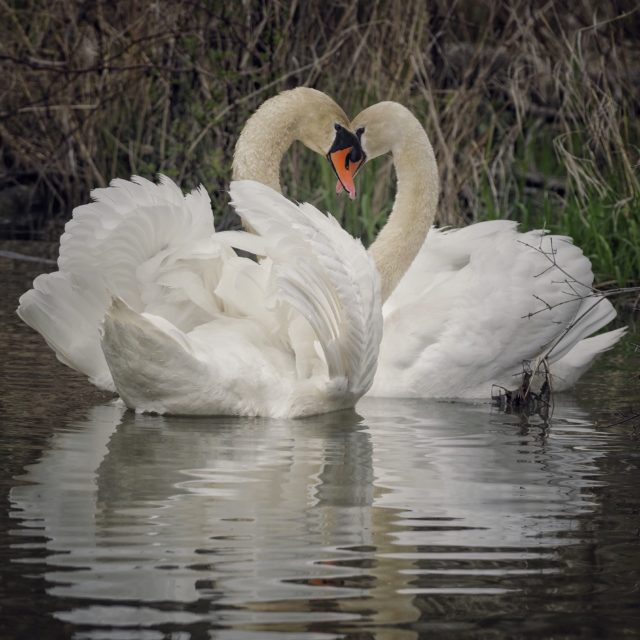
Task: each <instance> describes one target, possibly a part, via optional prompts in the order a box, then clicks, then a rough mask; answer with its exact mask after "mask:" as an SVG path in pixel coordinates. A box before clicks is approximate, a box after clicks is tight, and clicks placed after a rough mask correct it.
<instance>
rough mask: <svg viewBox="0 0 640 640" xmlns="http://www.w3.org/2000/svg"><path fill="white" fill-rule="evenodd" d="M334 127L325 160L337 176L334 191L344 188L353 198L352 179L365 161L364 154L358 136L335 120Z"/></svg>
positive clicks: (354, 190) (354, 194)
mask: <svg viewBox="0 0 640 640" xmlns="http://www.w3.org/2000/svg"><path fill="white" fill-rule="evenodd" d="M334 128H335V137H334V139H333V144H332V145H331V148H330V149H329V151H328V152H327V160H329V163H330V164H331V166H332V167H333V170H334V171H335V172H336V176H337V177H338V183H337V184H336V193H340V192H341V191H342V190H343V189H344V190H346V192H347V193H348V194H349V197H350V198H351V199H352V200H353V199H354V198H355V197H356V185H355V183H354V181H353V179H354V178H355V175H356V173H358V170H359V169H360V167H361V166H362V165H363V164H364V163H365V160H366V156H365V154H364V152H363V151H362V147H361V146H360V140H359V139H358V136H356V135H355V134H354V133H353V132H352V131H350V130H349V129H348V128H347V127H345V126H343V125H341V124H338V123H337V122H336V123H335V125H334Z"/></svg>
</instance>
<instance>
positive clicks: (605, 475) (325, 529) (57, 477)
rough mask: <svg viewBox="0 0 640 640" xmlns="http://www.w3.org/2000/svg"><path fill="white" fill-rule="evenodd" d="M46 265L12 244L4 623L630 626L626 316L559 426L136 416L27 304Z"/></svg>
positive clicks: (463, 419) (228, 630) (406, 410)
mask: <svg viewBox="0 0 640 640" xmlns="http://www.w3.org/2000/svg"><path fill="white" fill-rule="evenodd" d="M43 267H47V268H50V266H49V265H40V264H37V263H32V262H24V261H18V260H9V259H4V260H3V259H0V286H2V290H3V291H4V292H5V295H4V296H3V301H2V306H1V307H0V314H1V322H2V325H1V327H2V329H1V331H0V350H1V353H2V354H3V358H2V362H1V364H0V366H2V371H1V372H0V384H1V385H2V389H1V394H0V395H1V402H2V404H1V408H0V411H1V418H2V427H1V432H0V459H1V460H2V465H1V467H2V468H1V471H0V482H1V485H2V487H1V492H0V496H1V497H0V501H1V502H0V509H1V510H0V553H1V554H2V556H1V558H0V563H1V564H0V566H1V569H0V571H1V578H2V580H1V582H0V595H1V608H0V637H2V638H3V639H9V638H54V639H55V638H77V639H78V640H80V639H82V640H85V639H96V640H111V639H113V640H125V639H129V638H141V639H143V640H147V639H148V640H155V639H161V638H172V639H175V640H187V639H199V638H220V639H225V640H226V639H229V640H231V639H234V640H235V639H245V638H246V639H247V640H254V639H255V640H257V639H262V638H265V639H267V638H268V639H276V638H296V639H297V638H322V639H324V638H351V639H354V640H355V639H358V640H362V639H369V638H376V639H385V640H386V639H389V640H413V639H417V638H541V637H545V638H547V637H553V638H621V637H637V636H638V635H640V607H639V606H638V605H639V604H640V578H639V575H640V573H639V570H640V517H639V513H640V491H639V489H638V487H640V471H639V466H640V451H639V449H638V443H639V439H640V417H638V414H639V413H640V380H639V379H638V374H639V373H640V353H638V352H636V348H635V346H634V345H635V343H640V337H639V336H638V335H637V331H636V330H635V329H634V330H633V331H632V333H631V335H630V337H628V338H627V339H626V341H625V344H624V345H623V346H622V347H619V348H618V349H617V350H616V351H615V352H612V353H610V354H607V355H606V356H605V357H603V358H601V360H600V362H599V363H598V365H597V366H596V367H595V368H594V369H593V370H592V371H591V372H590V373H589V374H588V376H587V377H586V378H585V380H584V382H582V383H581V384H580V385H579V387H578V388H577V389H576V391H575V392H574V393H572V394H570V395H563V396H558V397H557V399H556V403H555V409H554V412H553V416H552V417H551V418H550V419H548V420H544V419H542V418H540V417H535V416H534V417H521V416H516V415H508V414H505V413H501V412H499V411H498V410H497V409H495V408H493V407H491V405H490V404H464V403H443V402H427V401H410V402H407V401H389V400H367V401H363V402H361V403H360V404H359V405H358V407H357V411H353V412H341V413H335V414H329V415H324V416H320V417H317V418H311V419H306V420H300V421H284V420H260V419H240V418H238V419H229V418H197V419H196V418H173V417H158V416H136V415H135V414H132V413H130V412H127V411H124V410H123V409H122V408H121V407H120V406H118V405H117V404H116V403H114V402H113V401H112V399H111V398H110V396H109V395H105V394H101V393H99V392H97V391H95V390H94V389H93V388H92V387H91V386H90V385H89V384H88V383H87V382H85V381H84V380H83V378H82V377H81V376H78V375H77V374H75V373H74V372H72V371H70V370H68V369H67V368H65V367H63V366H62V365H61V364H59V363H58V362H57V361H56V360H55V358H54V357H53V356H52V355H51V353H50V352H49V350H48V349H47V347H46V346H45V345H44V343H43V341H42V339H41V338H40V337H39V336H37V335H36V334H34V333H33V332H32V331H30V330H29V329H28V328H27V327H25V326H22V325H21V324H20V322H19V321H18V320H17V318H16V317H15V315H14V308H15V305H16V299H17V297H18V295H19V293H21V292H22V291H24V290H26V289H27V288H28V287H29V284H30V282H31V280H32V278H33V277H34V275H36V274H37V273H38V272H39V271H41V270H43ZM631 322H633V318H631Z"/></svg>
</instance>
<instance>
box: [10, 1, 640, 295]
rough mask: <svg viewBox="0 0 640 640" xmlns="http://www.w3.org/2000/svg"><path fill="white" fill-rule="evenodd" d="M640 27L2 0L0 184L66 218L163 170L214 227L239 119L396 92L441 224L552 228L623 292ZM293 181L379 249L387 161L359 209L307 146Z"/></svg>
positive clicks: (395, 5) (504, 8) (411, 12)
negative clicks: (423, 149) (209, 211)
mask: <svg viewBox="0 0 640 640" xmlns="http://www.w3.org/2000/svg"><path fill="white" fill-rule="evenodd" d="M638 33H640V11H639V10H637V3H635V2H634V1H632V0H628V1H626V0H625V1H613V2H608V3H599V2H597V1H596V0H582V1H579V2H577V3H574V4H573V5H570V6H569V5H568V6H567V7H565V6H561V5H560V4H558V3H553V2H546V3H543V2H530V0H499V1H498V2H494V3H490V2H480V1H479V0H476V1H470V0H462V1H461V2H457V3H451V2H449V1H448V0H434V1H431V2H428V3H427V2H423V1H422V0H416V1H407V2H402V3H400V2H391V1H390V0H372V2H368V3H359V2H357V1H356V0H343V1H342V2H337V3H326V2H323V1H322V0H308V1H305V2H304V3H302V2H296V1H295V0H294V1H292V2H278V1H272V2H257V1H248V2H242V3H240V2H237V3H233V2H225V3H223V2H216V1H211V2H180V1H176V2H173V3H169V2H165V1H162V0H161V1H158V2H154V3H138V2H134V1H133V0H122V1H119V2H116V3H108V4H107V3H102V2H97V3H79V2H75V1H73V0H54V1H53V2H47V3H45V2H43V1H42V0H25V1H24V2H20V3H17V2H14V3H12V4H7V2H6V0H0V42H1V43H2V44H1V45H0V47H2V49H1V51H0V72H1V73H2V78H3V83H2V86H1V87H0V145H1V149H2V156H1V157H2V162H1V164H0V191H2V190H6V189H7V188H9V187H12V186H15V185H26V186H28V188H29V189H28V193H29V197H30V198H31V200H32V204H33V206H34V207H35V208H37V209H39V210H41V211H42V212H43V213H45V214H46V216H45V217H44V218H45V219H50V218H52V217H54V216H56V215H58V214H61V215H62V217H64V218H66V217H68V215H69V213H70V210H71V208H72V207H73V206H75V205H77V204H79V203H81V202H83V201H86V199H87V197H88V192H89V190H90V189H91V188H92V187H94V186H96V185H104V184H106V183H107V182H108V181H109V179H110V178H111V177H114V176H128V175H130V174H132V173H139V174H142V175H146V176H152V175H153V174H155V173H157V172H160V171H161V172H164V173H167V174H168V175H170V176H172V177H174V178H175V179H176V180H178V181H179V183H180V184H181V185H182V187H183V188H184V189H188V188H191V187H193V186H195V185H197V184H199V183H203V184H204V185H205V186H206V187H207V189H208V190H209V191H210V193H211V195H212V199H213V201H214V209H215V212H216V215H219V214H221V213H222V212H224V211H226V210H227V209H226V207H227V205H226V202H227V198H226V195H225V190H226V188H227V186H228V183H229V179H230V165H231V155H232V153H233V146H234V143H235V140H236V139H237V136H238V134H239V132H240V130H241V128H242V125H243V123H244V121H245V120H246V118H247V117H248V115H249V114H250V113H251V112H252V111H253V110H254V109H255V108H256V107H257V106H258V105H259V104H260V103H261V102H262V101H263V100H264V99H266V98H267V97H269V96H270V95H273V94H274V93H276V92H277V91H279V90H282V89H285V88H289V87H291V86H295V85H299V84H305V85H309V86H315V87H317V88H319V89H321V90H324V91H326V92H327V93H329V94H330V95H332V96H333V97H334V98H336V100H337V101H338V102H340V103H341V104H342V105H343V106H344V108H345V110H346V111H347V112H348V113H351V114H353V115H355V114H356V113H357V112H358V111H359V110H360V109H361V108H363V107H365V106H367V105H368V104H371V103H373V102H376V101H378V100H388V99H393V100H398V101H400V102H402V103H404V104H406V105H407V106H408V107H410V108H411V109H412V110H413V111H414V112H415V113H416V115H418V117H420V118H421V119H422V121H423V122H424V124H425V127H426V129H427V131H428V133H429V135H430V137H431V139H432V141H433V143H434V147H435V148H436V153H437V156H438V161H439V166H440V171H441V178H442V197H441V203H440V213H439V222H440V223H441V224H464V223H468V222H471V221H476V220H481V219H485V218H488V217H489V218H490V217H509V218H514V219H524V222H525V225H527V226H534V225H541V224H543V223H545V224H546V225H547V227H549V228H550V229H551V230H553V231H559V232H564V233H570V234H572V235H573V236H574V237H575V238H576V241H578V242H580V243H581V244H582V245H584V246H585V248H586V252H587V253H588V255H590V256H591V257H592V259H593V261H594V267H595V269H596V271H597V273H598V275H599V277H600V278H604V279H615V280H617V281H618V282H619V283H621V284H622V283H623V282H629V281H632V280H636V279H638V277H640V256H639V253H638V247H639V246H640V230H639V218H640V213H639V210H640V178H639V175H638V155H639V153H638V148H639V146H640V125H639V124H638V123H639V119H638V118H639V116H640V97H639V96H640V89H639V87H640V41H639V40H638V38H637V34H638ZM283 169H284V174H285V178H284V183H285V184H286V185H288V191H289V193H290V194H291V195H294V196H295V197H297V198H298V199H302V198H308V199H311V200H312V201H314V202H315V203H316V204H318V205H319V206H321V207H322V208H324V209H329V210H331V211H332V212H334V213H336V214H337V215H338V216H340V217H342V219H343V222H344V224H345V225H346V226H347V228H349V230H351V231H353V232H355V233H358V234H361V235H362V236H363V238H364V239H365V241H370V239H371V238H372V237H373V236H374V235H375V233H376V231H377V229H378V228H379V227H380V226H381V224H382V223H383V222H384V217H385V213H386V211H388V209H389V207H390V203H391V201H392V198H393V185H392V184H391V181H390V180H389V177H390V176H391V175H392V171H391V167H390V164H389V162H388V161H387V160H382V159H381V160H380V161H378V162H377V163H376V164H375V166H374V167H368V168H367V169H365V170H364V171H363V172H362V173H361V178H360V181H361V184H360V185H359V186H360V192H361V194H362V195H361V198H360V199H359V200H358V201H357V202H356V203H351V202H348V201H347V200H346V199H341V200H339V201H338V200H337V199H336V198H335V196H334V194H333V176H332V174H331V172H330V171H329V170H328V168H327V167H326V166H325V164H324V161H323V160H322V159H320V158H315V157H313V156H312V155H311V154H310V153H309V152H307V151H306V150H303V149H300V148H295V149H293V150H292V153H291V154H290V155H289V157H288V158H287V160H286V162H285V165H284V167H283ZM363 183H364V184H363Z"/></svg>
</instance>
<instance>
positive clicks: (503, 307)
mask: <svg viewBox="0 0 640 640" xmlns="http://www.w3.org/2000/svg"><path fill="white" fill-rule="evenodd" d="M592 282H593V273H592V271H591V265H590V263H589V260H588V259H587V258H585V256H584V255H583V253H582V251H581V250H580V249H579V248H578V247H576V246H575V245H573V244H572V243H571V241H570V240H569V239H568V238H564V237H559V236H551V235H545V234H543V233H542V232H540V231H531V232H528V233H519V232H518V230H517V224H516V223H515V222H511V221H505V220H498V221H491V222H482V223H477V224H474V225H470V226H469V227H466V228H463V229H455V230H438V229H436V228H433V229H431V231H430V232H429V234H428V236H427V239H426V241H425V243H424V245H423V247H422V249H421V250H420V252H419V254H418V256H417V257H416V259H415V261H414V262H413V264H412V265H411V268H410V269H409V271H407V273H406V274H405V276H404V278H403V279H402V280H401V281H400V284H399V285H398V287H397V288H396V289H395V290H394V292H393V293H392V294H391V296H390V297H389V299H388V300H387V302H386V303H385V305H384V308H383V314H384V331H383V340H382V344H381V348H380V356H379V364H378V372H377V374H376V377H375V381H374V384H373V386H372V388H371V390H370V391H369V395H374V396H388V397H389V396H397V397H439V398H484V399H487V398H489V397H491V393H492V388H493V385H499V386H502V387H505V388H507V389H512V388H514V387H516V386H517V385H518V384H519V383H520V382H521V380H522V372H523V370H524V368H532V369H535V368H536V365H537V364H538V362H539V361H540V360H541V359H542V358H543V357H546V358H547V362H548V364H549V365H550V371H551V374H552V385H553V389H554V390H556V391H560V390H564V389H567V388H569V387H571V386H572V385H573V384H575V382H576V381H577V379H578V378H579V376H580V375H581V374H582V373H583V372H584V371H585V370H586V368H588V366H589V365H590V364H591V362H592V361H593V358H594V357H595V356H596V355H597V354H598V353H600V352H602V351H605V350H607V349H609V348H610V347H611V346H613V344H615V343H616V342H617V341H618V340H619V338H620V337H621V336H622V335H624V329H618V330H615V331H610V332H608V333H605V334H602V335H600V336H597V337H594V338H589V339H588V340H584V339H583V338H585V337H587V336H589V335H591V334H592V333H593V332H594V331H597V330H598V329H600V328H601V327H603V326H604V325H606V324H607V323H608V322H610V321H611V320H612V319H613V318H614V317H615V310H614V309H613V307H612V306H611V304H610V302H609V301H608V300H606V299H605V298H603V297H602V296H599V295H597V294H594V293H593V291H592V289H591V285H592ZM576 321H577V322H576ZM568 328H569V331H566V330H567V329H568Z"/></svg>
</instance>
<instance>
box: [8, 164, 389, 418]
mask: <svg viewBox="0 0 640 640" xmlns="http://www.w3.org/2000/svg"><path fill="white" fill-rule="evenodd" d="M230 193H231V197H232V200H233V204H234V206H235V208H236V211H237V212H238V213H239V214H240V216H241V217H242V219H243V221H244V222H245V223H246V224H247V225H248V226H250V227H251V228H252V229H253V230H254V231H255V233H256V234H257V235H250V234H248V233H245V232H221V233H215V232H214V230H213V217H212V214H211V208H210V204H209V199H208V196H207V194H206V192H205V191H204V190H203V189H202V188H201V189H199V190H196V191H194V192H193V193H191V194H189V195H187V196H183V195H182V193H181V192H180V190H179V189H178V188H177V187H176V185H174V184H173V183H172V182H171V181H170V180H169V179H168V178H166V177H162V178H161V180H160V184H157V185H156V184H153V183H151V182H149V181H147V180H144V179H142V178H137V177H134V178H133V179H132V181H125V180H116V181H114V182H113V183H112V185H111V186H109V187H108V188H106V189H99V190H96V192H94V197H95V199H96V202H94V203H91V204H88V205H84V206H83V207H79V208H78V209H76V210H75V211H74V216H73V219H72V221H71V222H70V223H69V224H68V225H67V229H66V232H65V234H64V236H63V239H62V244H61V252H60V260H59V267H60V269H59V271H57V272H55V273H53V274H50V275H44V276H40V277H39V278H38V279H36V281H35V283H34V289H32V290H31V291H28V292H27V293H26V294H24V295H23V296H22V298H21V299H20V307H19V309H18V313H19V315H20V317H21V318H22V319H23V320H24V321H25V322H26V323H27V324H29V325H31V326H32V327H34V328H35V329H36V330H38V331H39V332H40V333H42V335H43V336H44V337H45V339H46V340H47V342H48V343H49V344H50V346H51V347H52V348H53V349H54V351H55V352H56V354H57V356H58V358H59V359H60V360H61V361H63V362H64V363H65V364H67V365H69V366H71V367H73V368H75V369H77V370H79V371H81V372H83V373H85V374H86V375H88V376H89V377H90V379H91V381H92V382H94V383H95V384H97V385H98V386H100V387H102V388H105V389H116V390H117V391H118V393H119V394H120V396H121V397H122V398H123V400H124V401H125V403H126V404H127V405H128V406H129V407H132V408H135V409H136V410H138V411H153V412H158V413H165V412H168V413H178V414H233V415H262V416H278V417H285V416H286V417H296V416H303V415H309V414H314V413H321V412H324V411H331V410H335V409H340V408H343V407H348V406H353V405H354V404H355V402H356V401H357V399H358V398H359V397H360V396H361V395H362V394H363V393H364V392H365V391H366V390H367V389H368V387H369V386H370V384H371V381H372V378H373V371H374V370H375V360H376V356H377V352H378V345H379V341H380V336H381V329H382V318H381V313H380V307H381V304H380V296H379V290H378V287H379V285H378V277H377V274H376V272H375V267H374V265H373V261H372V260H371V259H370V258H369V257H368V256H367V254H366V252H365V250H364V248H363V247H362V245H361V244H360V242H359V241H356V240H354V239H353V238H351V237H350V236H349V235H348V234H347V233H346V232H345V231H343V230H342V229H341V228H340V226H339V225H338V224H337V223H336V221H335V220H334V219H333V218H331V217H327V216H324V215H323V214H322V213H320V212H319V211H318V210H317V209H315V208H314V207H312V206H311V205H308V204H305V205H295V204H293V203H291V202H290V201H288V200H287V199H286V198H284V197H283V196H282V195H280V194H279V193H276V192H275V191H273V190H272V189H271V188H269V187H267V186H265V185H262V184H259V183H256V182H253V181H237V182H233V183H232V184H231V188H230ZM234 247H238V248H245V249H246V248H250V249H251V250H253V251H255V252H256V253H258V254H259V255H260V261H259V262H255V261H253V260H250V259H248V258H242V257H239V256H238V255H237V254H236V252H235V251H234Z"/></svg>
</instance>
